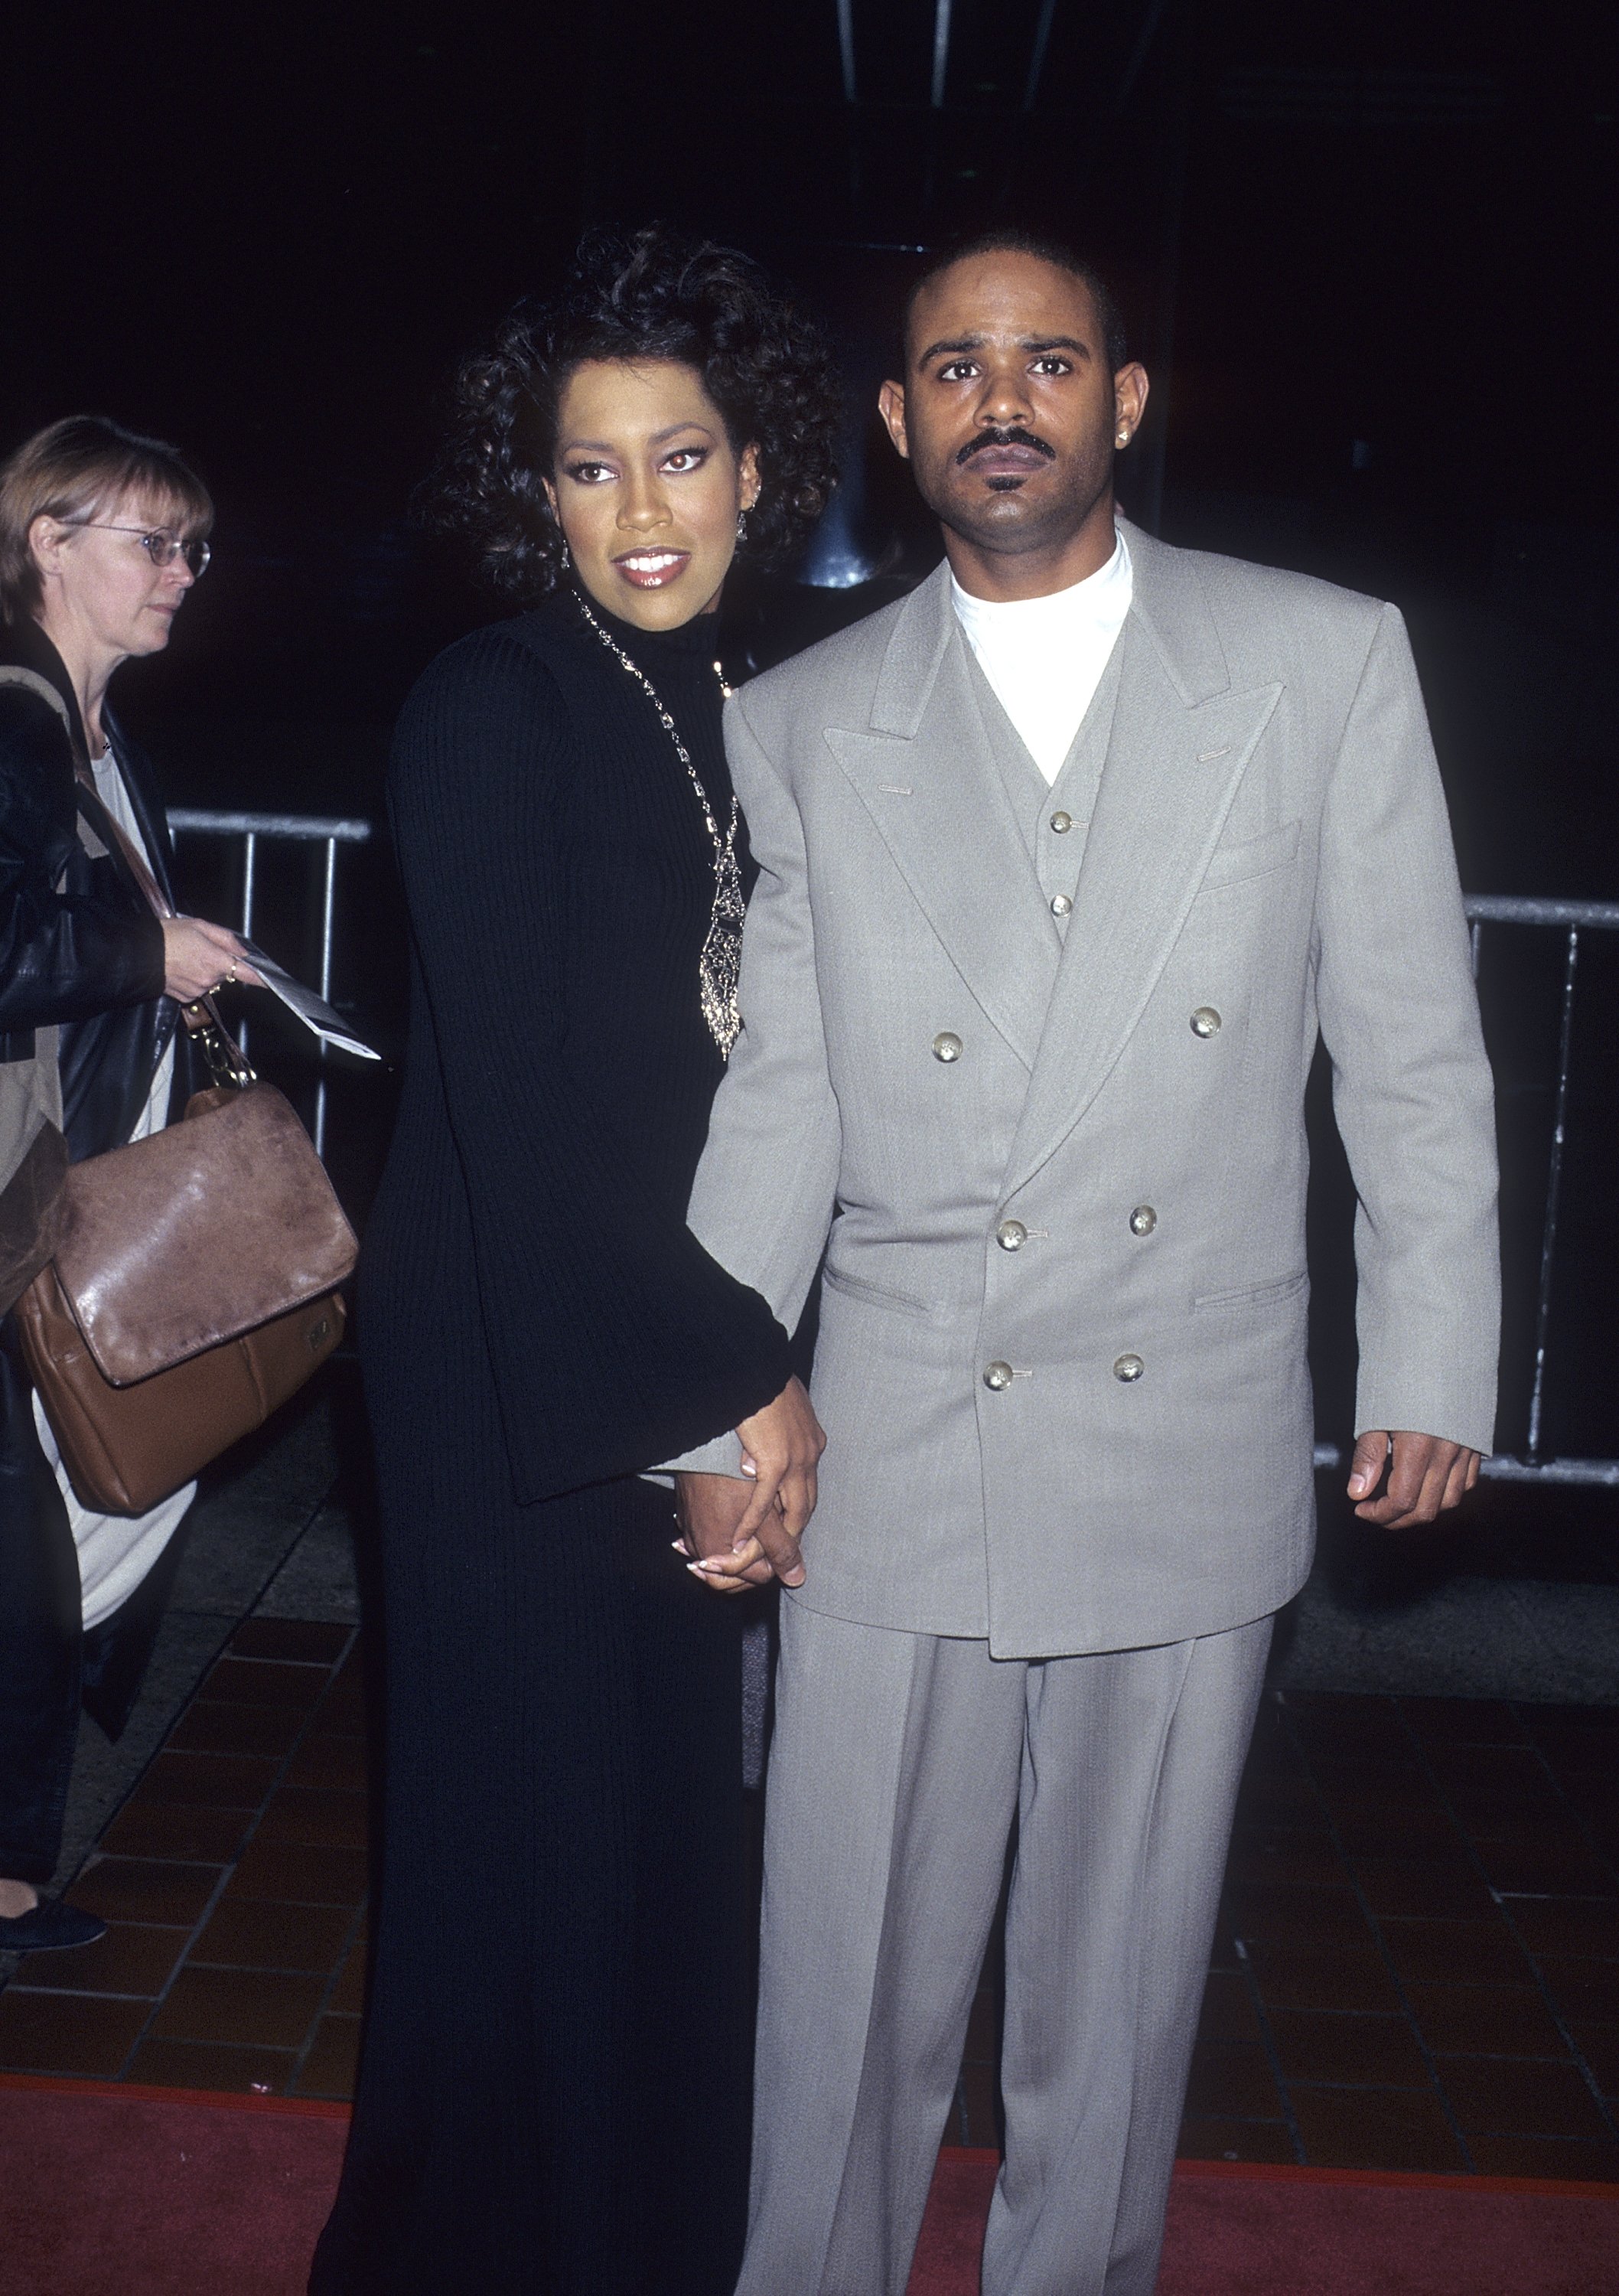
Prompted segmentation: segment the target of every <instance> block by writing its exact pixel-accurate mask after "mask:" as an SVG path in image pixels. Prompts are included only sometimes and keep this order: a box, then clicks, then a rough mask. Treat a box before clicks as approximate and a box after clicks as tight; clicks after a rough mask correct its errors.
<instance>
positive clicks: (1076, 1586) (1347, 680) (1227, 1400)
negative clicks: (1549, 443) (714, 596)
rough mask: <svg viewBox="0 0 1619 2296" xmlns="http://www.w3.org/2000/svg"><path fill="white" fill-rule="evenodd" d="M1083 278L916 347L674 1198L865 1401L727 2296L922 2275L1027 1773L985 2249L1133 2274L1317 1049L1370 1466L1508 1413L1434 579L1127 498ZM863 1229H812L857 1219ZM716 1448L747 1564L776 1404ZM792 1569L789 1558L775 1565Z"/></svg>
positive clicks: (1039, 270) (1013, 286)
mask: <svg viewBox="0 0 1619 2296" xmlns="http://www.w3.org/2000/svg"><path fill="white" fill-rule="evenodd" d="M1146 398H1147V379H1146V377H1145V375H1144V374H1143V373H1142V372H1141V368H1140V367H1139V366H1136V365H1131V364H1129V363H1127V361H1126V360H1125V357H1124V347H1123V344H1122V341H1121V340H1119V336H1118V330H1117V324H1116V319H1115V317H1114V315H1113V310H1112V306H1111V303H1110V301H1109V299H1108V297H1107V295H1106V292H1105V290H1103V289H1102V288H1101V286H1100V283H1099V282H1098V281H1097V280H1096V279H1095V278H1094V277H1093V276H1092V275H1090V274H1089V273H1088V272H1087V271H1085V270H1084V269H1083V267H1082V266H1079V265H1077V264H1076V263H1075V262H1074V260H1073V259H1072V258H1070V257H1068V256H1067V254H1066V253H1064V252H1063V251H1062V250H1054V249H1051V248H1049V247H1045V246H1043V245H1039V244H1036V243H1033V242H1026V241H1018V240H1017V239H1014V238H1011V237H1010V236H1005V235H1000V236H992V237H991V238H989V239H988V240H986V241H984V242H977V243H976V244H975V245H974V246H973V247H972V248H970V249H969V250H966V251H964V252H962V253H961V254H960V255H959V256H957V257H955V258H952V259H951V260H950V261H948V262H947V263H945V264H944V265H943V266H938V267H936V268H935V270H934V271H933V272H932V273H930V274H929V275H928V276H927V277H926V279H925V280H924V281H923V283H922V284H921V286H920V290H919V291H917V293H916V294H915V296H914V298H913V300H912V306H911V308H910V310H909V313H908V315H907V324H906V329H905V349H904V370H903V378H902V379H901V380H898V381H894V382H891V383H889V384H887V385H886V386H885V389H884V391H883V399H882V406H883V413H884V415H885V417H886V419H887V425H888V429H889V430H890V432H891V434H892V436H893V439H894V442H895V446H896V447H898V449H899V451H900V453H901V454H902V455H905V456H907V457H908V459H909V460H910V462H911V463H912V470H913V471H914V473H915V476H916V480H917V483H918V485H919V487H920V489H921V492H922V494H923V496H924V497H925V498H926V500H927V501H928V504H929V505H930V506H931V507H932V508H933V509H934V510H935V511H936V512H937V514H938V516H939V519H940V521H941V522H942V524H943V527H944V548H945V563H944V565H942V566H941V567H940V568H939V570H938V571H937V572H936V574H934V575H933V576H931V577H930V578H928V580H927V581H926V582H924V583H923V584H922V585H921V586H920V588H919V589H917V590H916V591H915V592H914V593H913V594H912V595H911V596H910V597H908V598H907V599H906V600H904V603H901V604H899V605H896V606H894V607H891V608H889V609H888V610H887V611H884V612H882V613H879V614H877V615H874V616H873V617H872V618H871V619H870V620H869V621H865V622H863V623H861V624H859V625H858V626H857V627H854V628H853V629H850V630H848V631H846V632H845V633H844V634H843V635H840V636H838V637H836V638H833V639H831V640H830V641H829V642H828V643H826V644H822V645H820V646H817V647H815V648H814V649H813V650H812V651H811V652H808V653H805V654H803V655H801V656H799V657H798V658H797V660H794V661H791V662H789V663H788V664H787V665H786V666H785V667H784V668H780V669H777V670H775V671H773V672H772V673H771V674H770V675H768V676H765V677H762V678H760V679H758V680H757V681H756V683H755V684H753V685H749V686H748V688H747V689H746V691H745V692H743V693H741V694H740V695H739V696H738V697H737V698H736V699H735V700H734V701H732V703H731V705H730V709H729V713H728V716H727V721H726V734H727V747H728V750H729V752H730V756H731V759H732V771H733V774H734V776H735V780H736V785H737V788H738V790H739V791H740V796H741V799H742V804H743V806H744V808H745V809H746V813H747V816H748V830H749V834H750V837H751V839H752V843H753V849H754V851H755V853H756V856H757V857H758V860H759V863H760V867H761V872H762V873H761V876H760V880H759V884H758V889H757V890H756V893H755V895H754V898H753V903H752V906H751V907H750V910H749V913H748V924H747V931H746V935H745V945H744V954H743V963H742V985H741V1005H742V1013H743V1016H744V1024H745V1025H744V1030H743V1034H742V1037H741V1039H740V1043H739V1045H738V1046H737V1050H736V1053H735V1054H734V1056H733V1058H732V1063H731V1070H730V1073H729V1075H728V1077H727V1078H726V1080H725V1083H724V1086H723V1087H722V1089H721V1092H720V1095H719V1098H718V1100H717V1102H716V1103H715V1113H714V1121H713V1128H712V1131H711V1134H710V1138H709V1144H708V1148H707V1154H706V1156H705V1158H704V1160H703V1163H702V1168H701V1170H700V1172H699V1176H698V1181H697V1186H696V1192H695V1194H694V1197H693V1201H692V1207H691V1224H692V1226H693V1228H694V1229H695V1231H696V1233H697V1234H698V1235H699V1237H700V1238H701V1240H702V1241H703V1242H704V1243H705V1244H706V1245H707V1248H708V1250H709V1251H712V1252H713V1253H714V1254H715V1257H716V1258H717V1259H720V1260H722V1261H723V1262H724V1265H725V1266H726V1267H728V1268H730V1269H731V1270H732V1272H733V1273H734V1274H735V1275H738V1276H740V1277H741V1278H742V1279H743V1280H745V1281H746V1282H748V1283H752V1284H754V1285H756V1288H757V1289H758V1290H759V1291H760V1292H762V1293H763V1294H764V1295H765V1298H766V1299H767V1300H769V1301H770V1303H771V1305H772V1306H773V1308H774V1309H775V1311H776V1313H777V1315H778V1316H780V1317H781V1319H782V1321H783V1322H784V1323H786V1324H788V1325H789V1326H790V1325H791V1324H792V1323H793V1322H794V1321H795V1319H796V1318H797V1315H798V1313H799V1310H800V1308H802V1306H803V1303H804V1301H805V1297H806V1296H807V1293H808V1292H809V1288H810V1285H811V1283H812V1282H813V1281H814V1275H815V1271H816V1268H817V1266H818V1264H819V1262H820V1261H821V1258H822V1250H823V1248H824V1249H825V1254H826V1259H825V1275H824V1288H823V1292H822V1320H821V1334H820V1345H819V1351H818V1354H817V1357H816V1362H815V1374H814V1389H813V1393H814V1403H815V1407H816V1410H817V1411H818V1413H819V1415H820V1417H821V1419H822V1423H823V1424H824V1426H825V1429H826V1431H827V1437H828V1445H827V1450H826V1455H825V1458H824V1460H823V1461H822V1467H821V1477H820V1506H819V1512H818V1513H817V1515H816V1517H815V1521H814V1524H813V1525H812V1526H811V1528H810V1530H809V1532H808V1534H807V1536H806V1537H805V1542H804V1547H803V1565H804V1571H803V1583H802V1584H801V1585H799V1586H798V1587H797V1588H796V1591H793V1592H791V1593H790V1594H789V1597H788V1599H787V1600H786V1601H785V1602H784V1604H783V1612H782V1629H781V1674H780V1678H779V1684H778V1690H777V1713H776V1730H775V1740H774V1745H773V1753H772V1761H771V1771H770V1784H769V1813H768V1838H767V1848H766V1878H765V1931H764V1964H763V1987H762V1999H761V2010H760V2030H759V2046H758V2108H757V2125H756V2140H755V2144H756V2150H755V2163H754V2199H753V2210H752V2221H751V2229H750V2235H749V2242H748V2256H747V2261H746V2264H745V2266H744V2268H743V2273H742V2278H741V2283H740V2296H903V2292H904V2287H905V2284H906V2278H907V2275H908V2272H909V2269H910V2265H911V2260H912V2250H913V2248H914V2245H915V2241H916V2236H917V2232H918V2228H919V2226H920V2220H921V2215H922V2210H923V2205H924V2202H925V2201H926V2198H927V2194H928V2180H929V2176H930V2172H931V2169H932V2166H933V2161H934V2157H935V2153H936V2148H937V2146H938V2144H939V2141H940V2136H941V2132H942V2131H943V2129H944V2122H945V2116H946V2112H947V2110H948V2107H949V2104H950V2100H951V2096H952V2093H953V2087H954V2083H955V2079H956V2072H957V2068H958V2065H959V2062H960V2059H961V2046H962V2039H963V2035H964V2030H965V2026H966V2021H967V2014H968V2009H969V2003H970V2001H971V1997H972V1994H973V1990H974V1986H975V1983H976V1980H977V1973H978V1969H979V1964H980V1961H981V1958H982V1956H983V1953H984V1949H985V1941H986V1939H987V1936H988V1932H989V1929H990V1925H991V1922H992V1919H993V1913H994V1907H995V1903H996V1898H997V1895H998V1892H999V1889H1000V1886H1001V1881H1002V1870H1003V1861H1004V1856H1005V1851H1006V1847H1007V1843H1008V1840H1009V1837H1010V1833H1011V1830H1012V1828H1013V1825H1014V1824H1015V1825H1016V1828H1017V1854H1016V1861H1015V1866H1014V1870H1013V1875H1012V1882H1011V1890H1010V1909H1009V1914H1008V1926H1007V1997H1006V2029H1005V2042H1004V2050H1003V2056H1002V2091H1003V2094H1004V2098H1005V2104H1006V2160H1005V2164H1004V2167H1003V2168H1002V2172H1001V2177H1000V2180H999V2183H998V2185H997V2186H996V2190H995V2194H994V2200H993V2207H992V2210H991V2215H990V2220H989V2229H988V2237H987V2244H986V2247H985V2260H984V2287H985V2292H986V2296H1103V2292H1105V2296H1148V2292H1149V2291H1150V2290H1151V2288H1152V2286H1153V2284H1154V2281H1155V2279H1156V2276H1157V2257H1158V2248H1159V2243H1160V2238H1161V2232H1162V2224H1163V2216H1164V2207H1165V2195H1166V2192H1167V2186H1168V2177H1169V2172H1170V2166H1171V2161H1172V2158H1173V2151H1174V2141H1175V2136H1176V2130H1177V2127H1178V2123H1179V2118H1180V2112H1181V2104H1182V2092H1183V2089H1184V2085H1185V2079H1186V2071H1187V2063H1188V2057H1189V2053H1190V2047H1191V2043H1192V2038H1193V2034H1194V2030H1195V2028H1196V2024H1197V2019H1198V2005H1199V2002H1200V1998H1201V1994H1202V1989H1203V1982H1204V1973H1205V1971H1206V1965H1207V1959H1208V1951H1209V1945H1210V1940H1211V1935H1212V1931H1213V1927H1214V1916H1215V1907H1216V1899H1217V1895H1218V1890H1219V1885H1220V1878H1221V1873H1222V1865H1223V1860H1224V1855H1225V1850H1226V1844H1227V1839H1228V1834H1229V1831H1230V1825H1231V1809H1232V1801H1233V1796H1234V1794H1235V1792H1236V1787H1237V1782H1238V1777H1239V1772H1240V1769H1241V1767H1242V1761H1243V1758H1244V1753H1245V1751H1246V1749H1247V1743H1248V1738H1249V1734H1250V1731H1251V1729H1252V1725H1253V1719H1254V1714H1255V1704H1256V1702H1257V1699H1258V1696H1259V1692H1260V1686H1261V1681H1262V1677H1263V1669H1264V1663H1265V1656H1266V1651H1267V1647H1268V1644H1269V1642H1270V1636H1271V1618H1272V1615H1273V1613H1274V1612H1275V1611H1276V1610H1277V1608H1278V1607H1279V1605H1280V1604H1281V1603H1285V1602H1286V1601H1287V1600H1288V1597H1289V1596H1290V1595H1294V1594H1296V1592H1297V1590H1298V1588H1299V1587H1300V1585H1301V1584H1302V1583H1303V1580H1304V1576H1305V1573H1306V1571H1307V1570H1308V1568H1309V1564H1310V1557H1311V1548H1312V1537H1313V1529H1314V1509H1313V1486H1312V1408H1311V1394H1310V1381H1309V1376H1308V1372H1307V1369H1306V1365H1305V1318H1306V1302H1307V1293H1308V1284H1307V1278H1306V1275H1305V1267H1304V1193H1305V1171H1306V1150H1305V1143H1304V1106H1303V1103H1304V1080H1305V1077H1306V1074H1307V1071H1308V1070H1309V1067H1310V1062H1311V1056H1312V1051H1313V1048H1314V1046H1315V1041H1316V1037H1317V1033H1318V1029H1319V1031H1320V1033H1321V1036H1322V1037H1324V1038H1325V1041H1326V1044H1327V1046H1328V1049H1329V1052H1330V1054H1331V1056H1332V1062H1333V1072H1334V1082H1335V1105H1336V1109H1337V1121H1338V1125H1339V1128H1340V1130H1341V1132H1342V1135H1343V1137H1344V1141H1345V1146H1346V1148H1347V1150H1348V1154H1349V1160H1350V1164H1351V1167H1352V1169H1353V1176H1354V1181H1355V1186H1356V1190H1357V1192H1358V1195H1359V1200H1360V1216H1359V1220H1358V1225H1357V1232H1356V1251H1357V1259H1358V1267H1359V1278H1360V1304H1359V1311H1358V1330H1359V1338H1360V1391H1359V1398H1358V1405H1357V1413H1358V1415H1357V1421H1356V1424H1357V1428H1358V1430H1359V1431H1360V1432H1359V1438H1358V1440H1357V1442H1356V1445H1355V1452H1354V1460H1353V1472H1352V1474H1351V1477H1350V1483H1349V1488H1350V1492H1351V1494H1352V1496H1353V1497H1355V1498H1357V1499H1358V1501H1359V1502H1360V1505H1359V1509H1358V1511H1359V1513H1361V1515H1362V1516H1363V1517H1364V1518H1366V1519H1367V1520H1368V1521H1372V1522H1377V1523H1381V1524H1385V1525H1387V1526H1389V1527H1391V1528H1394V1529H1401V1528H1403V1527H1406V1526H1409V1525H1415V1524H1419V1523H1425V1522H1429V1521H1433V1520H1434V1518H1435V1515H1436V1514H1437V1513H1438V1512H1439V1511H1440V1510H1441V1509H1442V1508H1443V1507H1449V1506H1453V1505H1455V1504H1456V1502H1457V1500H1458V1499H1459V1498H1460V1497H1461V1495H1462V1493H1463V1491H1464V1490H1465V1489H1467V1488H1468V1487H1470V1485H1471V1484H1472V1482H1473V1481H1474V1480H1475V1479H1476V1474H1477V1469H1478V1460H1479V1455H1480V1454H1481V1453H1482V1452H1483V1451H1484V1450H1485V1449H1486V1448H1487V1447H1488V1445H1489V1443H1490V1440H1491V1433H1492V1417H1493V1410H1494V1396H1493V1388H1494V1369H1495V1357H1496V1327H1497V1268H1496V1244H1495V1169H1494V1148H1493V1131H1492V1095H1491V1081H1490V1073H1489V1070H1488V1067H1487V1065H1486V1062H1485V1059H1484V1050H1483V1046H1482V1043H1481V1040H1480V1036H1479V1029H1478V1021H1477V1013H1476V1004H1475V999H1474V993H1473V984H1472V980H1471V976H1470V972H1469V966H1468V943H1467V933H1466V930H1465V927H1464V923H1463V918H1462V911H1461V904H1460V896H1459V892H1458V888H1457V881H1456V871H1455V865H1454V861H1453V858H1452V855H1451V840H1450V835H1449V830H1448V825H1447V821H1446V816H1445V808H1444V801H1443V795H1442V793H1441V790H1440V784H1439V778H1438V774H1437V771H1436V768H1435V762H1434V757H1433V751H1432V749H1431V746H1430V743H1429V741H1428V735H1427V726H1426V722H1425V719H1424V715H1423V709H1422V702H1421V698H1420V694H1419V690H1418V685H1417V679H1416V676H1415V673H1414V670H1413V668H1412V664H1411V659H1410V651H1409V648H1408V646H1407V644H1406V640H1405V635H1404V630H1403V627H1402V622H1401V619H1400V616H1399V614H1398V613H1397V612H1396V611H1394V608H1393V607H1391V606H1386V605H1381V604H1379V603H1377V602H1376V601H1375V600H1372V599H1369V598H1363V597H1359V596H1356V595H1353V594H1351V593H1349V592H1346V591H1343V590H1337V589H1333V588H1331V587H1329V586H1327V585H1325V584H1323V583H1320V582H1314V581H1309V580H1306V579H1304V578H1302V577H1299V576H1296V575H1292V574H1284V573H1279V572H1276V571H1273V570H1269V569H1266V568H1263V567H1255V566H1249V565H1246V564H1240V563H1237V562H1233V561H1231V560H1227V559H1221V558H1215V557H1210V556H1205V555H1201V554H1198V553H1191V552H1188V551H1182V550H1175V549H1170V548H1168V547H1166V546H1165V545H1163V544H1161V543H1158V542H1156V541H1154V540H1152V539H1151V538H1150V537H1148V536H1147V535H1145V534H1143V533H1141V532H1140V531H1138V530H1137V529H1135V528H1133V527H1132V526H1130V525H1129V524H1127V523H1126V522H1124V521H1117V522H1116V519H1115V512H1114V504H1113V494H1112V471H1113V456H1114V455H1115V453H1116V451H1117V450H1118V449H1119V448H1121V447H1124V446H1125V445H1127V443H1128V441H1129V439H1130V437H1131V435H1132V432H1133V431H1134V430H1135V429H1136V428H1137V426H1138V424H1139V423H1140V422H1141V414H1142V409H1143V407H1144V406H1145V403H1146ZM829 1236H830V1241H829ZM690 1464H692V1465H694V1466H695V1465H704V1466H707V1467H711V1468H715V1469H717V1470H719V1472H718V1473H715V1474H712V1475H709V1474H700V1473H694V1474H691V1475H690V1476H688V1478H687V1480H686V1481H685V1483H684V1485H683V1495H684V1502H685V1507H686V1513H687V1517H688V1520H689V1521H690V1523H691V1538H692V1541H693V1544H694V1546H696V1547H697V1548H698V1549H699V1552H700V1553H702V1554H704V1555H706V1556H708V1557H709V1558H710V1560H709V1563H708V1567H709V1569H710V1571H711V1572H712V1573H713V1575H715V1578H716V1579H720V1580H722V1581H723V1580H724V1579H725V1578H726V1577H727V1576H728V1575H732V1574H735V1573H736V1572H738V1571H740V1570H742V1569H743V1568H744V1567H745V1564H746V1562H751V1561H752V1560H753V1559H754V1558H755V1557H756V1554H757V1550H756V1549H746V1550H744V1554H742V1555H740V1556H737V1557H735V1558H732V1556H731V1555H730V1553H729V1546H728V1541H727V1538H726V1536H725V1529H726V1526H727V1524H728V1523H733V1522H734V1521H736V1520H737V1514H738V1510H739V1506H740V1501H739V1500H738V1499H737V1497H736V1495H737V1494H738V1492H739V1490H740V1488H741V1487H740V1486H739V1485H738V1484H737V1483H736V1482H735V1481H734V1480H730V1481H728V1480H725V1478H726V1474H727V1472H728V1473H729V1474H730V1475H731V1476H732V1477H734V1475H735V1473H736V1471H737V1467H738V1464H739V1462H738V1459H737V1456H736V1447H735V1445H734V1443H732V1445H731V1447H730V1450H729V1453H728V1454H727V1453H726V1452H724V1450H721V1451H718V1452H715V1453H713V1454H711V1455H710V1456H707V1458H706V1459H702V1460H698V1459H694V1460H693V1461H692V1462H691V1463H690ZM783 1575H790V1576H791V1577H793V1578H795V1579H797V1578H798V1577H799V1575H800V1574H799V1572H798V1570H797V1568H794V1569H793V1570H792V1571H791V1572H790V1574H789V1573H784V1574H783Z"/></svg>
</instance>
